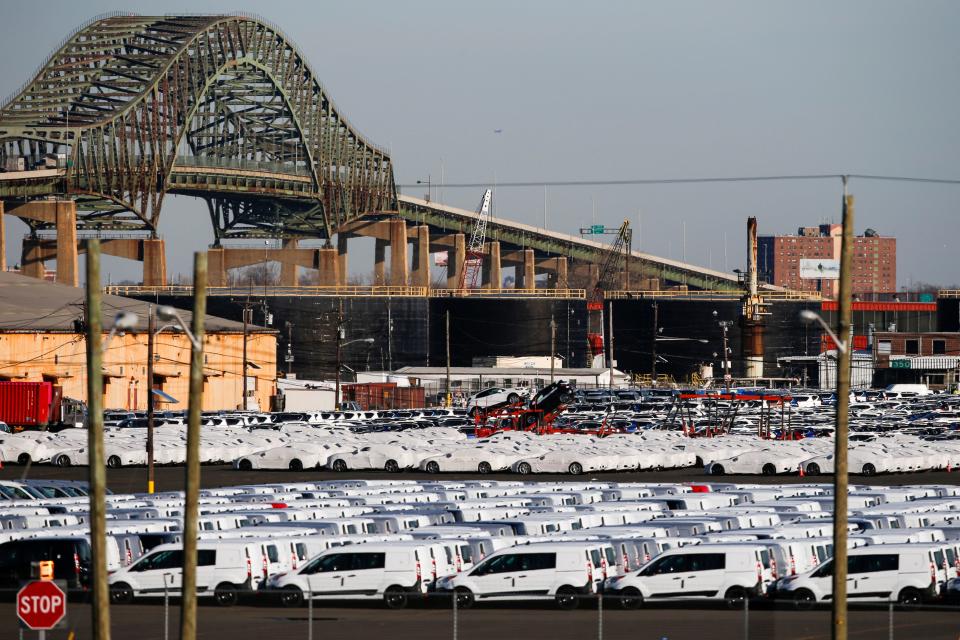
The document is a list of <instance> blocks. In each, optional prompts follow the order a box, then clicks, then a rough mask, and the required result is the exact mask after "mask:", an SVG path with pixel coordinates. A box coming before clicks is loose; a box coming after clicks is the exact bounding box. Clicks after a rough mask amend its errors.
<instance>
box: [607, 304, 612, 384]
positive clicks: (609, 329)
mask: <svg viewBox="0 0 960 640" xmlns="http://www.w3.org/2000/svg"><path fill="white" fill-rule="evenodd" d="M607 357H608V358H609V360H610V361H609V362H608V363H607V366H608V367H609V368H610V390H611V392H612V391H613V300H611V301H610V312H609V313H608V314H607Z"/></svg>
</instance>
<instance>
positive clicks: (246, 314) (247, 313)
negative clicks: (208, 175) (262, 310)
mask: <svg viewBox="0 0 960 640" xmlns="http://www.w3.org/2000/svg"><path fill="white" fill-rule="evenodd" d="M252 310H253V309H252V308H251V307H250V303H249V301H248V302H247V304H245V305H243V363H242V364H241V367H242V368H243V371H241V372H240V375H241V376H243V386H242V389H243V398H242V399H241V400H240V410H241V411H246V410H247V384H248V383H247V331H248V327H247V325H248V323H249V317H250V312H251V311H252Z"/></svg>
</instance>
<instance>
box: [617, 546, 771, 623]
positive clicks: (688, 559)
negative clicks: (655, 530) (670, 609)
mask: <svg viewBox="0 0 960 640" xmlns="http://www.w3.org/2000/svg"><path fill="white" fill-rule="evenodd" d="M770 569H771V564H770V551H769V550H768V549H767V548H766V547H764V546H762V545H748V544H699V545H693V546H686V547H681V548H679V549H670V550H668V551H664V552H663V553H662V554H660V555H659V556H657V557H656V558H654V559H653V560H652V561H650V562H649V563H647V564H646V565H644V566H643V567H641V568H640V570H639V571H635V572H633V573H629V574H627V575H624V576H620V577H617V578H611V579H610V580H608V581H607V584H606V589H607V591H609V592H612V593H613V594H615V595H617V596H619V601H620V604H621V606H622V607H624V608H625V609H633V608H636V607H639V606H640V605H642V604H643V603H644V602H645V601H659V600H668V599H671V598H699V599H705V600H723V601H725V602H726V603H727V605H728V606H730V607H731V608H741V607H742V606H743V602H744V600H745V599H747V598H749V597H751V596H759V595H762V594H763V593H764V592H765V591H766V583H767V581H769V580H771V579H772V574H771V573H770Z"/></svg>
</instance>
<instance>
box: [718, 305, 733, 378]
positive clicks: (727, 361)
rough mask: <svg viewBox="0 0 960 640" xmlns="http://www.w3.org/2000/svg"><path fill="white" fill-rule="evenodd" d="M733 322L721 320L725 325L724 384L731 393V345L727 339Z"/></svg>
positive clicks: (721, 323) (723, 325) (722, 325)
mask: <svg viewBox="0 0 960 640" xmlns="http://www.w3.org/2000/svg"><path fill="white" fill-rule="evenodd" d="M732 324H733V322H731V321H730V320H721V321H720V326H721V327H723V386H724V387H725V388H726V390H727V393H730V347H729V346H727V345H728V344H729V342H728V339H727V331H728V330H729V329H730V325H732Z"/></svg>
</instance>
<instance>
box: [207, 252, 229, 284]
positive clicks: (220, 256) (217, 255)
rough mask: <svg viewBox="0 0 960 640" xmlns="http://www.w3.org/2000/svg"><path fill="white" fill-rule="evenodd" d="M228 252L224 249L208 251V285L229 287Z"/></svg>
mask: <svg viewBox="0 0 960 640" xmlns="http://www.w3.org/2000/svg"><path fill="white" fill-rule="evenodd" d="M226 258H227V256H226V250H225V249H224V248H223V247H212V248H210V249H207V283H208V284H209V285H210V286H211V287H225V286H227V262H226Z"/></svg>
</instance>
